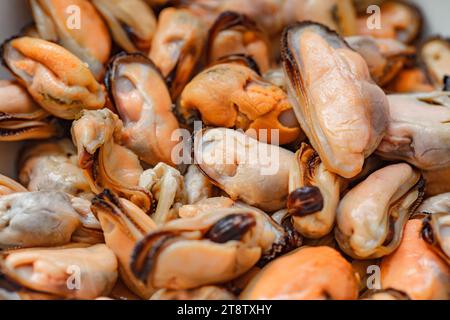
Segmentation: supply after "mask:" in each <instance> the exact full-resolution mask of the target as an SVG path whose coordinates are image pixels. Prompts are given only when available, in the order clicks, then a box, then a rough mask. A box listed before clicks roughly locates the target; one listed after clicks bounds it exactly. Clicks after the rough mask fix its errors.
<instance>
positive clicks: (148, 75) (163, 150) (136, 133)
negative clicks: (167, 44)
mask: <svg viewBox="0 0 450 320" xmlns="http://www.w3.org/2000/svg"><path fill="white" fill-rule="evenodd" d="M105 82H106V87H107V88H108V91H109V94H110V97H111V100H112V102H113V103H114V105H115V108H116V110H117V112H118V114H119V116H120V118H121V120H122V121H123V129H122V137H121V139H122V143H123V144H124V146H126V147H127V148H129V149H130V150H132V151H133V152H134V153H136V154H137V155H138V156H139V158H140V159H141V160H143V161H144V162H146V163H148V164H150V165H153V166H154V165H156V164H157V163H158V162H161V161H162V162H166V163H168V164H172V165H173V164H174V159H172V150H173V148H174V147H175V146H176V145H177V144H178V143H179V141H178V140H177V139H175V138H172V135H173V133H174V132H176V130H177V129H178V122H177V119H176V118H175V115H174V114H173V113H172V100H171V98H170V94H169V91H168V89H167V86H166V83H165V82H164V79H163V77H162V76H161V74H160V72H159V70H158V69H157V67H156V66H155V65H154V64H153V62H152V61H150V59H148V58H147V57H145V56H143V55H141V54H119V55H117V56H115V57H114V58H113V59H112V61H111V63H110V65H109V67H108V73H107V75H106V79H105Z"/></svg>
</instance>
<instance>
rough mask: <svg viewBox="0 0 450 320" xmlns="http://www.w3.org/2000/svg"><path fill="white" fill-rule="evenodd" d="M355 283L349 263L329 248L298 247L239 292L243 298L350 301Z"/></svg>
mask: <svg viewBox="0 0 450 320" xmlns="http://www.w3.org/2000/svg"><path fill="white" fill-rule="evenodd" d="M357 297H358V282H357V279H356V277H355V274H354V272H353V269H352V266H351V264H350V263H349V262H348V261H347V260H345V259H344V257H343V256H342V255H341V254H340V253H339V252H338V251H336V250H334V249H332V248H329V247H301V248H299V249H297V250H295V251H293V252H291V253H288V254H286V255H284V256H282V257H280V258H278V259H276V260H274V261H272V262H271V263H269V264H268V265H267V266H265V267H264V268H263V269H262V270H261V271H260V272H259V273H258V274H257V275H256V276H255V277H254V278H253V279H252V280H251V281H250V283H249V284H248V285H247V287H246V288H245V290H244V292H242V294H241V295H240V299H243V300H267V299H276V300H324V299H333V300H352V299H357Z"/></svg>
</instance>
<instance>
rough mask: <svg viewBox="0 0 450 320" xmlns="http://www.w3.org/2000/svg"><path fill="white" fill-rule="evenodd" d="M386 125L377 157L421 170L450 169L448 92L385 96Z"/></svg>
mask: <svg viewBox="0 0 450 320" xmlns="http://www.w3.org/2000/svg"><path fill="white" fill-rule="evenodd" d="M388 100H389V111H390V112H389V113H390V115H389V125H388V129H387V132H386V135H385V136H384V137H383V139H382V141H381V143H380V145H379V146H378V149H377V154H378V155H379V156H381V157H383V158H385V159H389V160H404V161H407V162H409V163H411V164H413V165H415V166H416V167H418V168H420V169H423V170H438V169H445V168H447V167H449V166H450V157H449V156H448V155H449V152H450V92H432V93H423V94H409V95H388Z"/></svg>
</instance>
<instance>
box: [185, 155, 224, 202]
mask: <svg viewBox="0 0 450 320" xmlns="http://www.w3.org/2000/svg"><path fill="white" fill-rule="evenodd" d="M184 185H185V190H186V197H187V199H186V201H187V203H188V204H194V203H197V202H199V201H201V200H205V199H208V198H211V197H213V196H214V195H215V193H216V192H215V190H214V185H213V184H212V183H211V182H210V181H209V179H208V178H207V177H206V176H205V175H204V174H203V173H202V172H201V171H200V169H199V168H198V167H197V166H196V165H195V164H191V165H190V166H189V167H188V168H187V171H186V173H185V174H184Z"/></svg>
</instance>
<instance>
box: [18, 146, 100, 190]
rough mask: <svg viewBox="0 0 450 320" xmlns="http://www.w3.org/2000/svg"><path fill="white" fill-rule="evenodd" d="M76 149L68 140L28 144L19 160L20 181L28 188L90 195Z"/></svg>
mask: <svg viewBox="0 0 450 320" xmlns="http://www.w3.org/2000/svg"><path fill="white" fill-rule="evenodd" d="M76 157H77V152H76V150H75V147H74V145H73V144H72V142H71V141H70V140H68V139H62V140H57V141H49V142H43V143H39V144H35V145H33V146H31V147H27V148H26V149H24V150H23V152H22V153H21V156H20V159H19V181H20V183H22V184H23V185H24V186H25V187H26V188H27V189H28V190H29V191H63V192H65V193H68V194H71V195H73V196H77V197H84V198H92V196H93V193H92V191H91V188H90V186H89V182H88V180H87V179H86V177H85V176H84V174H83V170H81V169H80V168H79V167H78V166H77V159H76Z"/></svg>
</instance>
